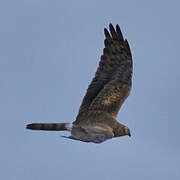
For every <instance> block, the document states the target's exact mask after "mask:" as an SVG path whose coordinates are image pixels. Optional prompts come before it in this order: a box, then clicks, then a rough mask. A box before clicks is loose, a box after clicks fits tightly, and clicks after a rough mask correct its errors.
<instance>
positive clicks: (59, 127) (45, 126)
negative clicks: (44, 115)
mask: <svg viewBox="0 0 180 180" xmlns="http://www.w3.org/2000/svg"><path fill="white" fill-rule="evenodd" d="M26 128H27V129H31V130H44V131H70V130H71V128H72V123H33V124H28V125H27V126H26Z"/></svg>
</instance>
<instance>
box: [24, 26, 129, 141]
mask: <svg viewBox="0 0 180 180" xmlns="http://www.w3.org/2000/svg"><path fill="white" fill-rule="evenodd" d="M109 31H110V33H109V32H108V30H107V29H106V28H105V29H104V34H105V37H106V38H105V41H104V44H105V48H104V50H103V55H102V56H101V60H100V62H99V67H98V69H97V72H96V74H95V77H94V78H93V80H92V82H91V83H90V85H89V87H88V89H87V92H86V95H85V97H84V99H83V101H82V104H81V106H80V108H79V113H78V115H77V117H76V120H75V121H74V122H72V123H47V124H45V123H33V124H28V125H27V129H32V130H47V131H64V130H66V131H70V133H71V136H69V137H66V138H70V139H74V140H80V141H84V142H94V143H101V142H103V141H105V140H107V139H111V138H114V137H119V136H125V135H129V136H131V134H130V130H129V128H128V127H126V126H124V125H123V124H120V123H119V122H117V120H116V117H117V114H118V111H119V109H120V107H121V105H122V104H123V102H124V100H125V99H126V98H127V97H128V95H129V93H130V90H131V85H132V55H131V50H130V47H129V44H128V41H127V40H126V39H125V40H124V38H123V35H122V33H121V30H120V28H119V26H118V25H116V28H114V27H113V26H112V24H110V25H109ZM63 137H64V136H63Z"/></svg>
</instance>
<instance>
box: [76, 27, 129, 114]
mask: <svg viewBox="0 0 180 180" xmlns="http://www.w3.org/2000/svg"><path fill="white" fill-rule="evenodd" d="M109 29H110V33H109V32H108V30H107V29H104V34H105V37H106V39H105V41H104V44H105V48H104V50H103V55H102V56H101V60H100V62H99V67H98V69H97V71H96V74H95V77H94V78H93V80H92V82H91V83H90V85H89V87H88V89H87V92H86V95H85V97H84V99H83V101H82V104H81V106H80V109H79V115H80V114H81V113H83V112H87V111H89V110H98V111H106V112H108V113H110V114H112V115H113V116H116V115H117V113H118V111H119V108H120V107H121V105H122V103H123V102H124V100H125V99H126V98H127V96H128V95H129V92H130V89H131V78H132V55H131V51H130V47H129V44H128V41H127V40H124V38H123V35H122V33H121V30H120V28H119V26H118V25H116V30H115V29H114V27H113V26H112V24H110V25H109Z"/></svg>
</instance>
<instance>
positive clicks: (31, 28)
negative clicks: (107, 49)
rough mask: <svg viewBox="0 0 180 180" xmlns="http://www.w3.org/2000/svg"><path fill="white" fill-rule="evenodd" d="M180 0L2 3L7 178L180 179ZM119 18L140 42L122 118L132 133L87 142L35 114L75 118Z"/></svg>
mask: <svg viewBox="0 0 180 180" xmlns="http://www.w3.org/2000/svg"><path fill="white" fill-rule="evenodd" d="M179 18H180V3H179V1H178V0H171V1H169V0H152V1H144V0H134V1H130V0H126V1H120V0H116V1H115V0H112V1H109V0H108V1H106V0H104V1H102V0H99V1H97V0H91V1H85V0H76V1H73V0H71V1H65V0H51V1H50V0H49V1H47V0H24V1H23V0H17V1H10V0H6V1H1V2H0V49H1V53H0V82H1V83H0V92H1V93H0V112H1V113H0V119H1V130H0V142H1V146H0V149H1V155H0V170H1V172H0V179H4V180H5V179H8V180H13V179H14V180H16V179H19V180H24V179H26V180H42V179H43V180H49V179H53V180H56V179H57V180H59V179H61V180H69V179H79V180H80V179H86V180H92V179H103V180H109V179H134V180H141V179H146V180H152V179H153V180H155V179H163V180H169V179H173V180H179V178H180V140H179V137H180V135H179V129H180V120H179V109H180V95H179V92H180V83H179V82H180V79H179V78H180V55H179V41H180V35H179V33H180V23H179ZM110 22H111V23H112V24H114V25H116V24H119V25H120V27H121V29H122V32H123V34H124V36H125V37H126V38H127V39H128V41H129V44H130V46H131V50H132V54H133V61H134V74H133V89H132V92H131V95H130V96H129V98H128V99H127V101H126V102H125V104H124V105H123V107H122V109H121V111H120V113H119V116H118V120H119V121H120V122H121V123H123V124H125V125H127V126H128V127H129V128H130V129H131V133H132V137H131V138H129V137H127V136H125V137H121V138H116V139H113V140H109V141H106V142H104V143H103V144H99V145H97V144H91V143H90V144H87V143H83V142H78V141H72V140H68V139H63V138H61V137H60V135H64V134H67V133H64V132H62V133H61V132H40V131H39V132H34V131H28V130H26V129H25V125H26V124H27V123H31V122H71V121H74V120H75V117H76V115H77V111H78V108H79V105H80V103H81V100H82V98H83V96H84V94H85V92H86V89H87V87H88V84H89V82H90V81H91V79H92V77H93V76H94V73H95V71H96V68H97V66H98V61H99V58H100V55H101V53H102V49H103V40H104V34H103V29H104V27H108V24H109V23H110Z"/></svg>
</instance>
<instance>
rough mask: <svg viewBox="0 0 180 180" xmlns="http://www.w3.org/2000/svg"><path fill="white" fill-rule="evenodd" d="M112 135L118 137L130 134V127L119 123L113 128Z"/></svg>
mask: <svg viewBox="0 0 180 180" xmlns="http://www.w3.org/2000/svg"><path fill="white" fill-rule="evenodd" d="M113 132H114V137H119V136H126V135H128V136H131V132H130V129H129V128H128V127H127V126H124V125H122V124H120V123H118V125H117V126H116V127H115V128H114V131H113Z"/></svg>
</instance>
